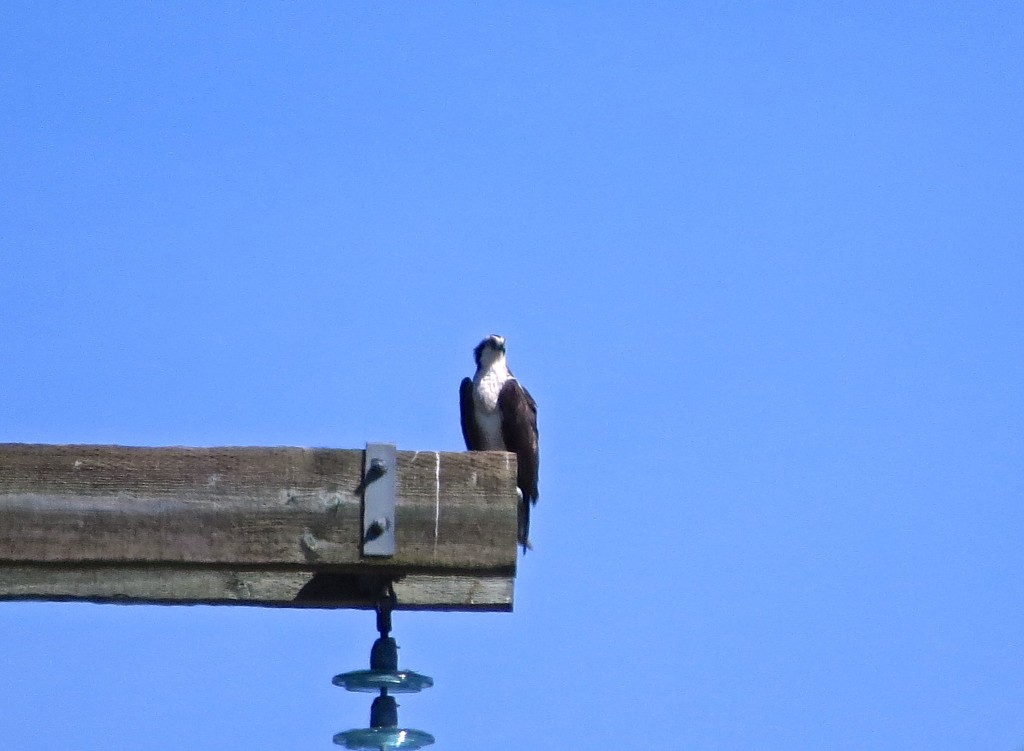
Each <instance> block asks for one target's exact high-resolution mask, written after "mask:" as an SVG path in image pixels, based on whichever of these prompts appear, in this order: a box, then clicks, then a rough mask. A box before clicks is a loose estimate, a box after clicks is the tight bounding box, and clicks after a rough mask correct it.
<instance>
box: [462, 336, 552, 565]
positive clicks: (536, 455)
mask: <svg viewBox="0 0 1024 751" xmlns="http://www.w3.org/2000/svg"><path fill="white" fill-rule="evenodd" d="M473 357H474V358H475V359H476V373H475V374H474V376H473V378H472V379H469V378H463V379H462V385H461V387H460V388H459V402H460V407H461V412H462V437H463V438H465V439H466V448H467V449H469V450H470V451H511V452H512V453H513V454H515V455H516V463H517V465H518V472H517V475H516V485H517V486H518V487H519V544H520V545H522V546H523V552H524V553H525V552H526V550H527V548H531V547H533V546H532V545H530V506H532V505H533V504H535V503H536V502H537V495H538V494H537V470H538V468H539V464H540V452H539V450H538V448H537V404H536V402H534V401H533V397H532V396H530V392H529V391H527V390H526V389H525V388H523V387H522V386H521V385H520V383H519V381H517V380H516V377H515V376H514V375H512V372H511V371H510V370H509V369H508V364H507V363H506V362H505V339H504V338H503V337H500V336H498V335H496V334H491V335H490V336H489V337H487V338H486V339H484V340H483V341H482V342H480V343H479V344H478V345H476V348H475V349H474V350H473Z"/></svg>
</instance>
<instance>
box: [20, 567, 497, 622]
mask: <svg viewBox="0 0 1024 751" xmlns="http://www.w3.org/2000/svg"><path fill="white" fill-rule="evenodd" d="M379 583H380V580H379V579H376V578H374V577H370V578H367V577H366V575H365V574H353V573H339V572H317V571H266V570H259V569H249V570H241V569H227V568H201V567H198V566H178V567H167V566H161V567H157V566H149V567H145V566H124V565H118V564H107V565H103V564H98V565H76V566H64V565H61V566H39V565H26V566H3V565H0V601H3V600H45V601H51V602H52V601H75V600H81V601H86V602H101V603H133V604H138V603H149V604H164V605H166V604H171V605H185V604H188V605H197V604H202V605H259V606H271V607H310V608H373V607H374V606H375V605H376V602H377V596H378V593H379V589H378V585H379ZM513 583H514V579H513V577H511V576H500V575H498V576H484V575H461V574H406V575H404V576H400V577H399V578H398V579H396V580H395V582H394V590H395V596H396V600H397V607H398V608H399V609H402V610H460V611H508V610H511V609H512V595H513Z"/></svg>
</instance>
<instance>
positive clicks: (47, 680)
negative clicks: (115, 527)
mask: <svg viewBox="0 0 1024 751" xmlns="http://www.w3.org/2000/svg"><path fill="white" fill-rule="evenodd" d="M1022 82H1024V11H1022V9H1021V6H1020V5H1019V4H1014V3H998V2H997V3H983V4H978V3H966V2H964V3H947V2H939V3H930V4H923V3H922V4H914V5H912V6H907V7H893V6H892V4H890V3H857V4H844V5H838V4H835V5H834V4H825V5H823V4H820V3H749V4H740V5H734V6H730V7H727V8H724V7H719V6H718V4H701V3H691V4H687V5H686V6H685V7H682V5H681V4H675V3H628V4H627V3H593V4H589V5H587V6H585V7H584V6H582V4H568V3H551V4H539V3H519V4H516V5H515V6H512V7H502V6H498V5H496V4H469V3H448V4H403V5H399V4H391V5H377V6H369V5H365V6H355V5H352V4H332V3H287V4H286V3H273V4H272V3H249V4H240V3H239V4H228V3H213V4H211V3H182V4H175V5H172V4H169V3H144V4H136V3H112V2H105V3H98V4H73V3H67V4H55V3H42V2H40V3H8V4H6V5H4V6H3V7H2V8H0V101H2V102H3V106H2V107H0V176H2V178H0V352H3V354H4V357H3V362H4V366H3V367H2V368H0V440H2V441H10V442H45V443H71V442H82V443H122V444H137V445H179V444H185V445H233V444H251V445H281V444H285V445H301V446H332V447H339V448H357V447H361V446H362V445H363V444H364V443H365V442H366V441H368V440H384V441H390V442H394V443H396V444H397V445H398V446H399V447H400V448H402V449H436V450H459V449H460V448H461V435H460V433H459V427H458V414H457V410H458V407H457V388H458V382H459V379H461V378H462V377H463V376H464V375H467V374H469V372H470V370H471V368H472V354H471V350H472V348H473V346H474V345H475V344H476V343H477V341H479V339H480V338H481V337H482V336H484V335H486V334H488V333H491V332H498V333H501V334H503V335H505V336H506V337H507V339H508V346H509V360H510V364H511V366H512V368H513V369H514V370H515V372H516V374H517V375H518V376H519V377H520V378H521V380H522V381H523V382H524V383H525V384H526V385H527V387H528V388H529V389H530V390H531V392H532V393H533V394H534V396H535V397H536V399H537V401H538V403H539V407H540V427H541V433H542V449H543V461H542V464H541V500H540V504H539V506H538V507H537V510H536V513H535V516H534V524H533V530H532V538H533V541H534V544H535V546H536V550H535V552H534V553H532V554H530V555H529V556H528V557H527V558H526V559H525V561H523V562H522V565H521V567H520V574H519V578H518V581H517V590H516V611H515V613H513V614H511V615H508V614H486V615H484V614H480V615H469V614H431V613H415V614H398V615H396V618H395V629H396V636H397V637H398V640H399V643H400V644H401V645H402V647H403V650H402V653H401V656H402V662H403V664H404V665H405V666H407V667H410V668H412V669H415V670H418V671H421V672H424V673H428V674H430V675H432V676H433V677H434V678H435V680H436V686H435V688H434V689H432V690H430V691H428V692H426V693H423V694H420V695H418V696H409V697H405V698H403V699H402V701H401V704H402V709H401V718H402V721H403V723H405V724H408V725H411V726H413V727H419V728H422V729H425V730H428V731H430V732H432V733H434V734H435V735H436V736H437V738H438V744H437V746H436V748H452V749H455V748H472V747H481V746H482V747H487V748H489V749H492V750H494V751H500V750H502V749H522V748H531V749H564V748H567V747H573V748H586V747H618V748H655V747H677V748H700V749H741V748H742V749H749V748H757V749H787V751H788V750H790V749H826V748H827V749H858V750H859V749H882V748H929V749H932V750H933V751H935V750H939V749H949V750H950V751H953V750H954V749H955V750H957V751H961V750H962V749H970V748H977V749H1019V748H1021V746H1022V745H1024V712H1022V711H1021V707H1022V706H1024V681H1022V680H1021V674H1022V671H1024V638H1022V634H1024V579H1022V577H1021V570H1022V568H1024V546H1022V545H1021V540H1022V536H1024V507H1022V503H1021V501H1022V497H1024V391H1022V384H1024V314H1022V300H1024V252H1022V250H1024V243H1022V240H1024V231H1022V223H1021V207H1022V205H1024V180H1022V177H1021V175H1022V174H1024V128H1022V127H1021V123H1022V122H1024V90H1022V89H1024V83H1022ZM0 471H2V468H0ZM0 634H2V635H3V640H2V641H3V645H4V646H3V647H2V648H0V670H2V672H3V674H4V676H5V681H4V685H5V686H6V687H5V688H4V687H0V698H2V702H3V705H4V707H5V709H4V712H3V713H2V716H0V745H2V746H3V747H5V748H6V747H10V748H19V749H23V750H24V751H35V750H36V749H40V750H42V749H52V748H56V747H60V746H71V745H73V746H74V747H76V748H79V749H86V750H91V749H97V750H99V749H109V748H127V749H132V748H140V749H141V748H146V749H160V750H163V749H167V750H168V751H169V750H170V749H181V748H194V749H218V751H230V750H231V749H247V750H249V749H254V748H255V749H278V748H307V749H313V748H324V749H327V748H331V747H332V746H331V744H330V738H331V736H332V735H333V734H334V733H335V732H337V731H339V730H344V729H347V728H350V727H356V726H360V725H362V724H364V723H365V722H366V719H367V714H368V701H367V700H366V697H364V696H361V695H354V694H346V693H344V692H343V691H341V690H340V689H337V688H335V687H333V686H331V685H330V677H331V676H332V675H334V674H335V673H338V672H342V671H345V670H350V669H355V668H358V667H361V666H363V665H364V664H365V662H366V659H367V655H368V650H369V646H370V643H371V642H372V639H373V637H374V635H375V633H374V629H373V619H372V617H371V616H370V615H369V614H367V613H360V612H354V611H341V612H331V613H322V612H287V611H274V610H271V611H267V610H258V609H248V608H243V609H233V608H208V607H207V608H202V607H196V608H149V607H115V606H94V605H74V604H39V603H36V604H10V603H9V604H0Z"/></svg>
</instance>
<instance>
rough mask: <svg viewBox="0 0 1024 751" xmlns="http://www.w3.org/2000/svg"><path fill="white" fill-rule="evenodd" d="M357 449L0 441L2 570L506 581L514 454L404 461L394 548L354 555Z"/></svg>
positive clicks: (510, 562) (418, 455) (511, 544)
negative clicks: (92, 567) (180, 568)
mask: <svg viewBox="0 0 1024 751" xmlns="http://www.w3.org/2000/svg"><path fill="white" fill-rule="evenodd" d="M362 465H363V452H362V450H347V449H307V448H260V447H222V448H181V447H172V448H138V447H124V446H50V445H33V444H0V563H3V562H6V563H7V564H12V563H18V564H30V563H35V564H38V563H46V564H63V565H71V564H95V563H119V564H133V565H143V564H160V565H178V564H184V565H197V566H204V567H209V566H220V565H222V566H230V567H235V568H237V569H239V570H246V569H263V568H265V567H278V568H287V567H300V568H302V569H305V570H311V569H318V568H326V567H345V568H347V569H353V570H363V569H373V570H391V571H394V572H398V573H404V574H411V573H430V574H443V573H445V572H446V571H448V572H451V573H455V574H459V575H476V574H486V575H503V576H507V577H510V576H513V575H514V572H515V565H516V547H515V538H516V502H517V496H516V490H515V473H516V469H515V457H514V456H513V455H511V454H505V453H500V452H486V453H485V452H472V453H445V452H441V453H439V452H433V451H420V452H413V451H400V452H399V453H398V469H397V471H398V477H397V480H398V482H397V507H396V523H395V529H396V542H397V552H396V554H395V556H394V557H392V558H387V559H383V560H381V559H364V558H363V557H361V555H360V545H359V542H360V496H359V492H358V491H359V484H360V480H361V477H362Z"/></svg>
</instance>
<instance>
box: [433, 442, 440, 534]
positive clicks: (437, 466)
mask: <svg viewBox="0 0 1024 751" xmlns="http://www.w3.org/2000/svg"><path fill="white" fill-rule="evenodd" d="M440 525H441V453H440V452H439V451H435V452H434V553H435V554H436V553H437V531H438V528H439V527H440Z"/></svg>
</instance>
